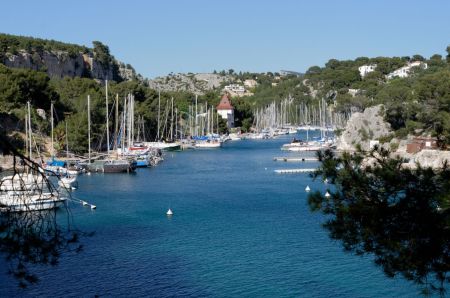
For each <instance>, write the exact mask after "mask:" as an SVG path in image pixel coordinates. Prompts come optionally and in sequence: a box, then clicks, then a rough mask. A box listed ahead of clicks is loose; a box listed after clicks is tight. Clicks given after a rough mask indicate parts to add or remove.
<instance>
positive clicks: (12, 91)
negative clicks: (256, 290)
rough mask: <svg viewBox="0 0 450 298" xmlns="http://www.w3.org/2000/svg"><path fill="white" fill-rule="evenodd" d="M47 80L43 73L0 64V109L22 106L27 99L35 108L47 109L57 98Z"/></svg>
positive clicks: (9, 110) (8, 109) (10, 109)
mask: <svg viewBox="0 0 450 298" xmlns="http://www.w3.org/2000/svg"><path fill="white" fill-rule="evenodd" d="M49 81H50V79H49V77H48V76H47V75H46V74H45V73H42V72H38V71H34V70H28V69H11V68H8V67H6V66H4V65H2V64H0V111H3V112H11V111H13V110H14V109H20V108H24V107H25V104H26V102H27V101H30V102H31V104H32V105H33V106H34V107H36V108H40V109H44V110H48V109H49V107H50V102H51V101H52V100H53V101H56V100H57V99H58V94H57V93H56V92H55V91H54V90H53V88H51V86H50V85H49Z"/></svg>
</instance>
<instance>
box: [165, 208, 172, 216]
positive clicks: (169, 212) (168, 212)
mask: <svg viewBox="0 0 450 298" xmlns="http://www.w3.org/2000/svg"><path fill="white" fill-rule="evenodd" d="M166 214H167V215H169V216H170V215H173V212H172V209H170V208H169V210H167V212H166Z"/></svg>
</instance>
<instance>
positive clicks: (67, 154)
mask: <svg viewBox="0 0 450 298" xmlns="http://www.w3.org/2000/svg"><path fill="white" fill-rule="evenodd" d="M66 158H69V136H68V135H67V120H66Z"/></svg>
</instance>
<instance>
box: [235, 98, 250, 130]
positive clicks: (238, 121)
mask: <svg viewBox="0 0 450 298" xmlns="http://www.w3.org/2000/svg"><path fill="white" fill-rule="evenodd" d="M233 106H234V108H235V111H234V119H235V122H234V123H235V126H236V127H241V130H242V132H248V131H250V127H251V126H252V124H253V112H252V107H251V105H250V104H249V102H248V101H247V100H246V99H242V98H239V99H236V100H233Z"/></svg>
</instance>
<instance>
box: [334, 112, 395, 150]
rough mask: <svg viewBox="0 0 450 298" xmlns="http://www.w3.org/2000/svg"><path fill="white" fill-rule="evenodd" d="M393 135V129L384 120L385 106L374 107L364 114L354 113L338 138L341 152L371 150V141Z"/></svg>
mask: <svg viewBox="0 0 450 298" xmlns="http://www.w3.org/2000/svg"><path fill="white" fill-rule="evenodd" d="M390 133H391V127H390V125H389V123H387V122H386V121H385V120H384V118H383V106H382V105H378V106H373V107H370V108H367V109H365V110H364V112H363V113H354V114H353V115H352V116H351V117H350V119H349V120H348V121H347V125H346V126H345V130H344V131H343V132H342V134H341V135H340V136H339V138H338V143H337V147H338V149H339V150H355V148H356V145H358V144H359V145H360V146H361V149H362V150H369V149H370V141H374V140H379V139H380V138H382V137H386V136H388V135H389V134H390Z"/></svg>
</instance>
